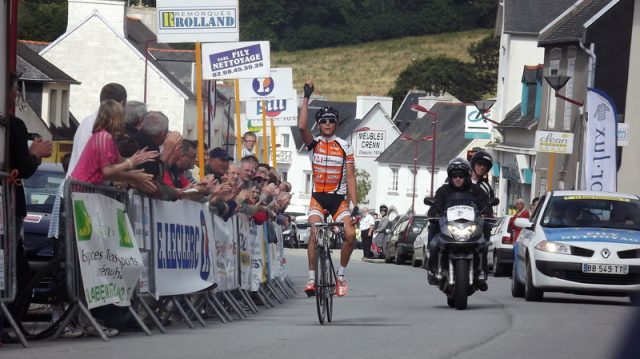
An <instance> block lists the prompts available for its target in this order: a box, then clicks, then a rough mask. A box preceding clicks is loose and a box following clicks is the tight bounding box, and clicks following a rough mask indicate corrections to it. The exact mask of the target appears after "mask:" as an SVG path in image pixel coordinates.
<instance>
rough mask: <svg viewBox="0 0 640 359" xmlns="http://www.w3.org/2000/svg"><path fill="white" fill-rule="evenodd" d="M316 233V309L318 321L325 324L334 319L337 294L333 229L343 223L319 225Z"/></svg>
mask: <svg viewBox="0 0 640 359" xmlns="http://www.w3.org/2000/svg"><path fill="white" fill-rule="evenodd" d="M315 226H316V229H317V233H316V275H315V284H316V308H317V310H318V320H319V321H320V324H324V322H325V319H326V321H327V322H328V323H331V320H332V319H333V318H332V317H333V295H334V294H335V292H336V290H335V289H336V279H337V278H336V271H335V269H334V267H333V261H332V260H331V252H332V250H331V236H332V231H331V230H330V228H331V227H342V226H344V223H342V222H329V223H318V224H316V225H315Z"/></svg>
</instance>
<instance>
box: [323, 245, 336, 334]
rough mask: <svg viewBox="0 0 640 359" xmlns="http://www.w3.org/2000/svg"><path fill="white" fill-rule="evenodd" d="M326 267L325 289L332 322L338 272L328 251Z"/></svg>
mask: <svg viewBox="0 0 640 359" xmlns="http://www.w3.org/2000/svg"><path fill="white" fill-rule="evenodd" d="M326 268H327V270H326V276H327V288H326V291H325V294H326V298H325V306H326V310H327V322H329V323H331V320H332V319H333V295H334V294H335V292H336V272H335V270H334V269H333V261H332V260H331V254H329V253H327V256H326Z"/></svg>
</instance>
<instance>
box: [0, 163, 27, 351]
mask: <svg viewBox="0 0 640 359" xmlns="http://www.w3.org/2000/svg"><path fill="white" fill-rule="evenodd" d="M9 178H10V176H9V174H8V173H5V172H0V319H2V318H4V319H6V320H7V321H9V325H10V326H11V328H12V329H13V330H14V332H15V333H16V336H17V337H18V339H19V340H20V342H21V343H22V345H23V346H24V347H25V348H28V347H29V344H28V343H27V340H26V339H25V337H24V335H23V334H22V332H21V331H20V329H19V328H18V326H17V325H16V322H15V319H14V318H13V316H12V315H11V313H10V312H9V309H8V308H7V306H6V305H5V303H7V302H12V301H13V300H14V299H15V297H16V294H17V293H16V246H17V243H18V233H16V211H13V210H10V208H11V207H10V205H11V204H13V203H15V189H14V186H13V185H12V184H10V180H9ZM1 322H2V320H0V323H1Z"/></svg>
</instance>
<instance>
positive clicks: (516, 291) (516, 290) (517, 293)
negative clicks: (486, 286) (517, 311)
mask: <svg viewBox="0 0 640 359" xmlns="http://www.w3.org/2000/svg"><path fill="white" fill-rule="evenodd" d="M511 295H512V296H513V297H514V298H522V297H524V284H522V283H520V282H518V280H517V279H516V263H515V261H514V263H513V269H511Z"/></svg>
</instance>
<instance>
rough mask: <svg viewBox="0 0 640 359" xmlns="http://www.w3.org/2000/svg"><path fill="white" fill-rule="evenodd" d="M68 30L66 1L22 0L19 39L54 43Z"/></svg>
mask: <svg viewBox="0 0 640 359" xmlns="http://www.w3.org/2000/svg"><path fill="white" fill-rule="evenodd" d="M66 28H67V1H66V0H22V1H20V2H19V7H18V38H19V39H23V40H40V41H53V40H55V39H57V38H58V37H59V36H60V35H62V34H63V33H64V32H65V30H66Z"/></svg>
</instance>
